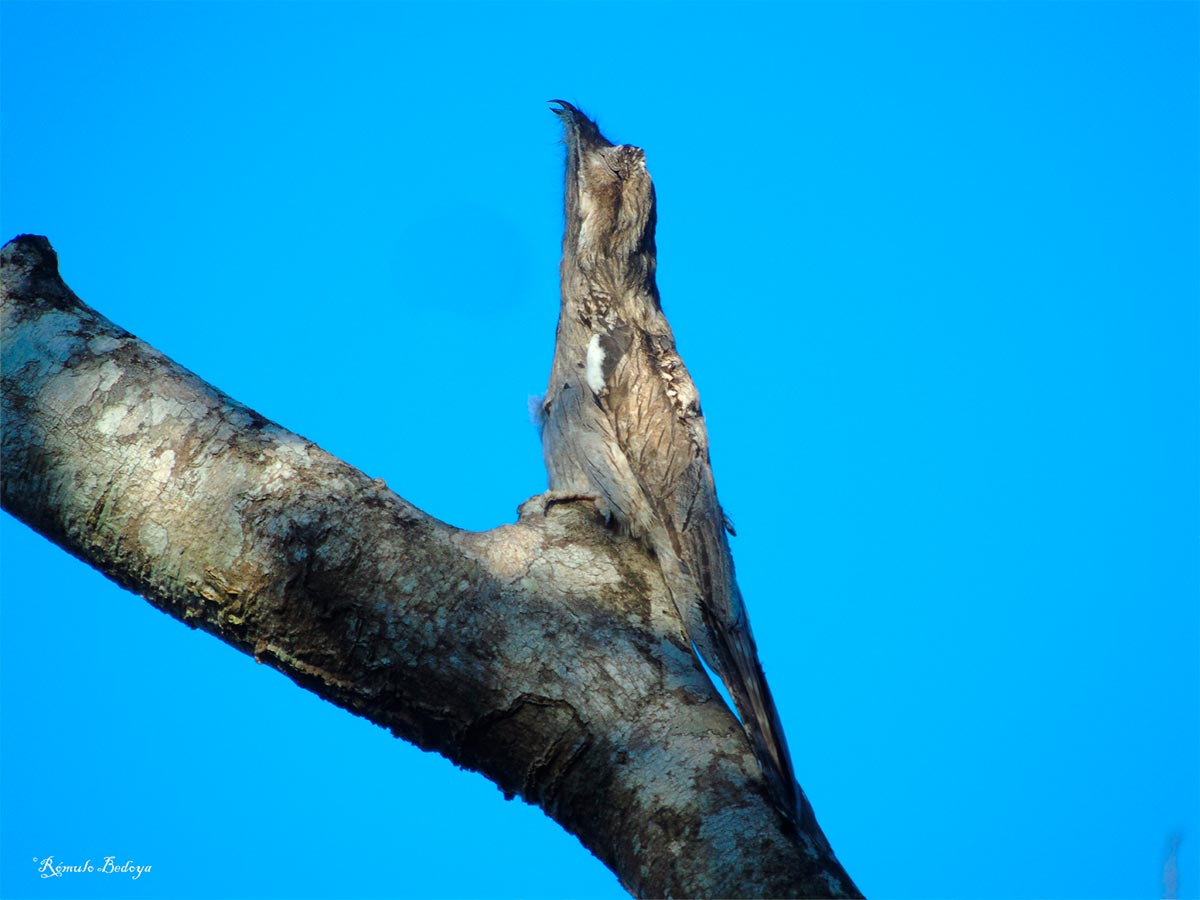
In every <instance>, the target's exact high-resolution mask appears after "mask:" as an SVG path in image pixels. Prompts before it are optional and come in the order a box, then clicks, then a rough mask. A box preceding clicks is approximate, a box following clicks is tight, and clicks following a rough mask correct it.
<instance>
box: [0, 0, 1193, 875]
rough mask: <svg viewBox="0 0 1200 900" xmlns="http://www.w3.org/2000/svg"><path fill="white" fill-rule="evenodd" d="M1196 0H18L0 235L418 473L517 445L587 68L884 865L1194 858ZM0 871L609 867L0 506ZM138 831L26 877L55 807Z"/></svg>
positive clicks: (777, 603)
mask: <svg viewBox="0 0 1200 900" xmlns="http://www.w3.org/2000/svg"><path fill="white" fill-rule="evenodd" d="M1197 18H1198V17H1197V6H1196V4H1193V3H1162V4H1158V3H1149V2H1142V3H1132V4H1122V3H1096V4H1089V3H1053V4H1052V3H1032V2H1031V3H1016V4H1008V3H999V2H997V3H900V2H896V3H882V4H866V3H861V4H860V3H847V4H834V3H813V4H794V5H786V4H771V5H754V4H711V5H683V4H663V5H639V4H633V3H619V4H611V5H582V4H579V5H568V4H559V5H549V4H544V5H515V4H509V3H492V4H487V5H482V6H475V5H466V4H441V5H417V4H399V3H395V4H389V3H373V4H362V5H359V4H350V3H345V4H336V5H335V4H313V5H300V4H285V3H270V4H268V3H262V4H244V3H219V4H203V3H161V4H134V5H124V4H110V3H87V4H71V3H38V4H27V3H16V2H9V0H5V2H3V3H2V4H0V32H2V34H0V226H2V227H0V231H2V234H0V238H2V239H3V240H8V239H9V238H11V237H13V236H14V235H16V234H18V233H22V232H33V233H39V234H44V235H47V236H48V237H49V238H50V240H51V242H52V243H53V244H54V246H55V248H56V249H57V250H58V253H59V255H60V261H61V268H62V272H63V274H64V277H65V278H66V280H67V282H68V284H70V285H71V287H72V288H73V289H74V290H75V291H76V292H77V293H78V294H80V296H82V297H83V298H84V300H85V301H87V302H88V303H89V304H91V305H92V306H94V307H95V308H96V309H98V310H100V311H101V312H102V313H104V314H105V315H107V316H108V317H110V318H111V319H113V320H114V321H115V322H117V323H118V324H120V325H122V326H123V327H125V328H127V329H129V330H130V331H132V332H134V333H135V334H137V335H139V336H140V337H142V338H143V339H145V340H147V341H149V342H150V343H151V344H153V345H154V346H155V347H157V348H159V349H160V350H162V351H164V352H165V353H167V354H168V355H170V356H171V357H173V358H174V359H175V360H177V361H178V362H180V363H181V364H183V365H185V366H187V367H188V368H190V369H192V370H194V371H195V372H197V373H198V374H200V375H201V376H202V377H204V378H205V379H206V380H208V381H209V382H211V383H212V384H214V385H216V386H218V387H220V388H221V389H222V390H225V391H226V392H228V393H229V394H231V395H233V396H234V397H236V398H238V399H239V400H241V401H243V402H245V403H247V404H249V405H251V406H253V407H254V408H256V409H257V410H259V411H260V412H261V413H263V414H264V415H266V416H267V417H268V418H271V419H273V420H275V421H277V422H279V423H281V424H282V425H284V426H286V427H288V428H291V429H292V430H294V431H297V432H299V433H301V434H303V435H305V436H306V437H308V438H310V439H312V440H315V441H316V442H317V443H319V444H320V445H321V446H323V447H325V448H326V449H327V450H329V451H331V452H333V453H335V454H337V455H339V456H341V457H342V458H344V459H346V460H347V461H349V462H350V463H352V464H354V465H356V466H358V467H360V468H361V469H363V470H364V471H366V472H368V473H369V474H370V475H372V476H375V477H382V478H386V480H387V482H388V483H389V485H391V486H392V487H393V488H395V489H396V490H397V491H398V492H399V493H400V494H401V495H402V496H404V497H406V498H407V499H409V500H411V501H413V502H414V503H416V504H418V505H420V506H421V507H423V508H424V509H426V510H428V511H429V512H431V513H433V514H435V515H437V516H438V517H440V518H442V519H444V520H446V521H448V522H451V523H453V524H455V525H459V526H462V527H466V528H472V529H486V528H490V527H493V526H495V525H498V524H501V523H503V522H509V521H512V520H513V519H514V518H515V510H516V507H517V504H518V503H520V502H521V501H522V500H523V499H525V498H526V497H527V496H529V495H531V494H534V493H537V492H539V491H540V490H542V489H543V488H544V485H545V476H544V471H543V469H542V465H541V458H540V450H539V447H538V442H537V438H536V434H535V431H534V429H533V427H532V426H531V425H530V424H529V421H528V417H527V398H528V397H529V396H530V395H536V394H539V393H540V392H541V391H542V389H543V387H544V382H545V379H546V377H547V375H548V372H549V365H550V360H551V354H552V351H553V336H554V325H555V320H556V317H557V309H558V299H557V291H558V288H557V261H558V255H559V241H560V239H561V224H562V213H561V207H560V203H561V190H562V184H561V173H562V146H561V143H560V138H561V136H560V130H559V125H558V123H557V121H556V120H555V118H554V117H553V116H552V115H551V114H550V113H549V112H547V107H546V104H545V101H546V100H547V99H549V98H551V97H563V98H566V99H568V100H571V101H572V102H575V103H577V104H579V105H580V106H582V107H583V108H584V109H585V110H586V111H588V112H589V113H591V114H592V115H594V116H596V117H597V118H598V120H599V122H600V124H601V126H602V128H604V130H605V131H606V133H607V134H608V135H609V137H611V138H612V139H613V140H615V141H618V142H630V143H635V144H638V145H639V146H642V147H644V148H645V150H646V153H647V160H648V165H649V167H650V170H651V173H652V174H653V176H654V178H655V182H656V185H657V189H658V197H659V241H658V246H659V255H660V268H659V276H660V278H659V284H660V288H661V290H662V295H663V302H664V306H665V308H666V311H667V313H668V315H669V316H670V319H671V321H672V323H673V325H674V328H675V331H676V336H677V339H678V343H679V346H680V349H681V351H682V353H683V355H684V358H685V359H686V361H687V363H688V366H689V368H690V369H691V371H692V374H693V376H694V377H695V380H696V382H697V384H698V386H699V388H700V391H701V394H702V396H703V399H704V406H705V411H706V414H707V417H708V425H709V433H710V437H711V443H712V448H713V449H712V456H713V463H714V467H715V471H716V476H717V484H718V488H719V491H720V494H721V497H722V500H723V502H724V504H725V506H726V507H727V509H728V510H729V512H730V514H731V515H732V517H733V518H734V520H735V521H736V523H737V526H738V534H739V537H738V538H737V539H736V541H735V543H734V553H735V557H736V559H737V563H738V567H739V568H738V571H739V576H740V581H741V585H742V589H743V593H744V595H745V596H746V598H747V603H748V604H749V607H750V613H751V617H752V621H753V623H754V627H755V631H756V634H757V637H758V642H759V645H760V650H761V653H762V656H763V659H764V661H765V664H766V668H767V672H768V675H769V678H770V680H771V683H772V685H773V689H774V692H775V695H776V697H777V698H778V700H779V704H780V707H781V712H782V716H783V720H784V723H785V726H786V728H787V731H788V736H789V742H790V744H791V746H792V748H793V753H794V755H795V762H796V768H797V772H798V774H799V777H800V780H801V782H802V784H803V785H804V787H805V789H806V791H807V793H808V795H809V797H810V798H811V799H812V801H813V803H814V805H815V807H816V810H817V814H818V816H819V818H820V820H821V823H822V825H823V826H824V827H825V830H826V832H827V833H828V835H829V837H830V840H831V841H832V843H833V845H834V847H835V849H836V850H837V852H838V854H839V857H840V858H841V859H842V861H843V862H844V863H845V865H846V867H847V869H848V870H849V871H850V872H851V874H852V875H853V876H854V877H855V879H856V880H857V881H858V883H859V885H860V886H861V887H862V888H863V890H864V891H866V892H867V893H868V895H870V896H873V897H900V898H918V897H937V898H943V897H944V898H950V897H962V898H1034V897H1070V898H1096V897H1114V898H1115V897H1121V898H1128V897H1158V896H1162V895H1163V886H1162V869H1163V863H1164V857H1165V853H1166V848H1167V845H1168V842H1169V840H1170V838H1171V836H1172V835H1173V834H1180V835H1182V842H1181V844H1180V848H1179V860H1178V866H1179V890H1180V896H1184V897H1196V896H1198V893H1200V881H1198V877H1200V865H1198V853H1200V814H1198V812H1197V811H1198V810H1200V774H1198V768H1200V712H1198V710H1200V688H1198V685H1200V652H1198V645H1200V602H1198V598H1200V590H1198V585H1197V572H1198V569H1200V566H1198V558H1197V547H1198V538H1200V528H1198V521H1200V515H1198V509H1197V503H1198V497H1200V484H1198V479H1197V463H1198V461H1200V447H1198V443H1197V431H1198V429H1197V418H1198V412H1197V410H1198V408H1200V402H1198V385H1200V373H1198V366H1197V355H1198V354H1197V342H1198V335H1200V326H1198V319H1197V296H1198V283H1197V271H1198V265H1197V247H1198V246H1200V234H1198V228H1197V221H1198V211H1197V207H1198V197H1200V183H1198V175H1197V170H1198V165H1197V160H1198V158H1200V144H1198V139H1197V131H1198V125H1197V123H1198V122H1200V115H1198V113H1200V109H1198V104H1197V93H1198V92H1197V85H1198V83H1200V78H1198V63H1197V40H1196V36H1197V31H1198V29H1197V24H1198V21H1197ZM0 542H2V543H0V550H2V566H0V589H2V592H3V600H2V602H0V651H2V653H0V703H2V707H3V717H2V720H0V803H2V813H3V815H2V821H0V895H3V896H4V897H6V898H27V897H29V898H43V897H46V898H62V897H76V898H90V897H127V896H136V897H146V898H150V897H154V898H201V897H212V898H250V897H280V898H282V897H303V898H325V897H338V896H356V897H363V898H383V897H397V898H400V897H403V898H415V897H430V898H456V897H489V898H490V897H497V898H509V897H512V898H515V897H529V898H543V897H546V898H548V897H588V898H591V897H617V896H622V892H621V890H620V888H619V886H618V884H617V883H616V881H615V879H614V878H613V877H612V876H611V875H610V874H609V873H608V872H607V871H606V870H605V869H603V867H601V866H600V865H599V863H597V862H596V861H595V860H594V859H593V858H592V857H591V856H590V855H589V854H588V853H587V852H586V851H585V850H583V849H582V848H581V847H580V845H579V844H578V842H577V841H576V840H575V839H574V838H573V837H571V836H570V835H567V834H566V833H564V832H563V831H561V829H559V828H558V827H557V826H556V825H555V824H554V823H552V822H550V821H549V820H548V819H546V818H545V817H544V816H543V815H542V814H541V813H540V811H538V810H537V809H535V808H532V807H529V806H526V805H524V804H523V803H521V802H520V801H513V802H506V801H505V800H504V799H503V797H502V795H501V794H500V792H499V791H498V790H497V789H496V788H495V787H493V786H492V785H491V784H490V783H488V782H486V781H485V780H483V779H482V778H480V777H479V776H477V775H474V774H470V773H465V772H461V771H458V770H457V769H455V768H454V766H452V765H451V764H450V763H448V762H446V761H445V760H443V759H441V758H440V757H436V756H433V755H430V754H425V753H421V752H420V751H418V750H416V749H414V748H412V747H410V746H408V745H405V744H403V743H401V742H399V741H397V740H395V739H393V738H392V737H390V736H389V735H388V734H387V733H385V732H384V731H383V730H381V729H379V728H377V727H375V726H373V725H371V724H369V723H367V722H365V721H363V720H361V719H355V718H353V717H351V716H350V715H349V714H346V713H343V712H342V711H340V710H338V709H336V708H334V707H333V706H331V705H329V704H327V703H325V702H323V701H321V700H318V699H316V698H315V697H313V696H311V695H308V694H305V693H304V692H302V691H300V690H299V689H297V688H295V687H294V686H293V685H292V684H291V683H290V682H288V681H287V680H286V679H285V678H283V677H282V676H280V675H279V674H278V673H276V672H274V671H273V670H270V669H268V668H267V667H264V666H257V665H255V664H254V662H253V660H251V659H249V658H246V657H244V656H242V655H240V654H238V653H237V652H235V651H233V650H231V649H230V648H227V647H225V646H224V645H221V644H219V643H218V642H216V641H215V640H213V639H212V638H210V637H208V636H205V635H203V634H201V633H198V632H193V631H190V630H188V629H187V628H185V627H184V626H182V625H180V624H178V623H177V622H175V621H174V620H172V619H170V618H168V617H166V616H164V615H162V614H160V613H159V612H157V611H155V610H153V609H152V608H150V607H149V606H148V605H147V604H146V603H144V602H143V601H141V600H139V599H138V598H136V597H134V596H132V595H130V594H126V593H124V592H122V591H120V590H118V589H116V588H115V587H114V586H112V585H111V584H109V583H108V582H107V581H105V580H104V579H103V578H102V577H100V576H99V575H97V574H96V573H95V572H93V571H92V570H90V569H88V568H87V567H86V566H84V565H82V564H80V563H79V562H77V561H76V560H74V559H73V558H70V557H68V556H67V555H66V554H64V553H63V552H61V551H59V550H57V549H56V548H54V547H52V546H51V545H50V544H48V543H47V542H46V541H44V540H42V539H41V538H39V537H37V536H36V535H34V534H32V533H31V532H29V531H28V529H26V528H25V527H24V526H22V525H20V524H19V523H16V522H15V521H14V520H12V519H11V518H9V517H7V516H4V517H2V518H0ZM110 854H115V855H116V856H117V857H119V858H129V859H133V860H134V861H135V862H137V863H139V864H149V865H152V866H153V868H152V870H151V872H150V873H149V874H147V875H145V876H143V879H142V880H139V881H138V882H126V881H124V880H122V879H120V878H117V877H113V876H99V875H92V876H82V875H81V876H75V877H73V878H63V879H58V880H53V881H42V880H39V879H38V878H36V876H35V873H34V867H33V865H32V862H31V860H32V858H33V857H35V856H37V857H45V856H47V855H53V856H55V858H56V859H57V860H59V861H62V862H67V863H72V862H82V861H83V860H85V859H88V858H90V859H91V860H92V861H93V863H97V862H99V861H100V860H101V859H102V858H103V857H104V856H106V855H110Z"/></svg>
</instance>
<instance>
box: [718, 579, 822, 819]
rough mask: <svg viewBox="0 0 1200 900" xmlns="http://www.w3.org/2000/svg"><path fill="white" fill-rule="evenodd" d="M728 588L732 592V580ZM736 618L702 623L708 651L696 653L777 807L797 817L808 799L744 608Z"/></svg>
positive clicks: (739, 606)
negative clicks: (729, 700)
mask: <svg viewBox="0 0 1200 900" xmlns="http://www.w3.org/2000/svg"><path fill="white" fill-rule="evenodd" d="M732 590H733V591H734V592H735V593H736V592H737V590H738V589H737V584H736V583H734V584H733V586H732ZM731 600H732V602H731V603H730V607H731V608H732V609H735V610H739V611H740V610H743V609H744V607H742V604H741V597H740V595H739V596H737V597H735V598H731ZM741 619H742V620H741V622H739V623H737V625H736V626H735V627H729V626H728V625H726V627H721V626H720V625H719V624H717V623H706V624H708V625H709V627H708V628H706V629H705V633H707V634H709V635H711V636H712V639H713V640H712V644H713V646H712V648H711V651H710V652H709V653H705V649H706V648H700V649H701V655H703V656H705V657H706V659H705V662H707V663H709V665H710V666H711V667H712V668H713V669H714V670H715V671H716V673H717V674H718V675H719V676H720V677H721V680H722V681H723V682H725V687H726V689H727V690H728V691H729V694H730V696H732V697H733V702H734V705H735V706H736V707H737V712H738V716H739V717H740V718H741V720H742V727H743V728H745V729H746V734H747V736H748V737H749V738H750V744H751V746H752V747H753V748H754V755H755V756H756V757H758V762H759V765H760V766H761V767H762V771H763V777H764V778H765V779H766V782H767V785H768V787H769V788H770V791H771V795H772V799H773V800H774V802H775V804H776V806H778V807H779V808H780V811H781V812H783V813H784V814H785V815H786V816H787V817H788V818H789V819H791V820H793V821H799V819H800V813H801V810H802V808H803V807H804V806H805V805H807V804H805V803H804V802H803V793H802V791H801V790H800V786H799V784H797V782H796V775H795V772H794V771H793V769H792V757H791V754H789V753H788V746H787V739H786V738H785V737H784V733H783V723H782V722H781V721H780V719H779V710H778V709H777V708H776V706H775V700H774V698H773V697H772V696H771V689H770V687H768V686H767V679H766V676H765V675H764V674H763V670H762V665H761V663H760V662H759V660H758V648H757V647H756V646H755V644H754V635H753V634H752V633H751V631H750V624H749V622H748V621H746V619H745V616H744V613H743V616H742V617H741Z"/></svg>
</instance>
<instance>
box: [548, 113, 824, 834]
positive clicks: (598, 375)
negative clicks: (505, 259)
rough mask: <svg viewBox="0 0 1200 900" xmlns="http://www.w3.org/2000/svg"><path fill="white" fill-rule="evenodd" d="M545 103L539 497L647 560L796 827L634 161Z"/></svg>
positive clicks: (795, 797) (583, 121)
mask: <svg viewBox="0 0 1200 900" xmlns="http://www.w3.org/2000/svg"><path fill="white" fill-rule="evenodd" d="M552 102H553V103H557V104H558V105H559V106H560V107H561V108H560V109H557V110H555V113H556V114H557V115H558V116H559V117H560V118H561V119H562V121H563V124H564V126H565V129H566V144H567V171H566V198H565V202H566V230H565V234H564V237H563V257H562V264H561V269H560V275H561V281H562V307H561V312H560V316H559V322H558V334H557V339H556V344H555V351H554V364H553V368H552V370H551V376H550V386H549V390H548V391H547V393H546V397H545V400H544V403H543V412H544V413H545V419H544V423H543V426H544V427H543V432H542V434H543V444H542V446H543V451H544V454H545V458H546V468H547V471H548V473H549V481H550V489H551V491H554V492H559V493H565V494H575V495H594V496H596V497H597V498H598V501H597V502H598V504H599V505H600V506H601V507H602V509H603V510H604V512H605V513H606V515H608V516H609V517H610V520H611V521H612V523H613V524H614V525H615V526H616V527H618V528H620V529H622V530H625V531H627V532H628V533H630V534H631V535H632V536H633V537H635V538H636V539H638V540H639V541H642V542H643V543H645V544H646V545H647V546H648V547H649V548H650V549H652V550H653V551H654V553H655V555H656V557H657V559H658V560H659V563H660V565H661V566H662V571H663V576H664V579H665V581H666V583H667V587H668V589H669V590H670V592H671V596H672V600H673V601H674V603H675V606H676V608H677V609H678V611H679V615H680V616H681V618H682V619H683V622H684V626H685V628H686V630H687V636H688V637H689V639H690V640H691V641H692V643H693V644H694V645H695V646H696V649H697V650H698V651H699V653H700V655H701V657H703V659H704V660H705V662H707V663H708V664H709V666H710V667H711V668H712V669H713V670H715V671H716V672H717V674H718V675H719V676H720V677H721V679H722V680H723V681H724V682H725V685H726V687H727V688H728V690H729V693H730V695H731V696H732V697H733V700H734V703H735V704H736V705H737V709H738V713H739V715H740V716H741V719H742V723H743V725H744V726H745V729H746V732H747V734H748V735H749V737H750V740H751V743H752V745H753V747H754V750H755V753H756V755H757V756H758V759H759V762H760V764H761V766H762V769H763V774H764V776H765V777H766V781H767V783H768V785H769V787H770V790H771V793H772V796H773V798H774V799H775V801H776V803H777V804H778V805H779V807H780V808H781V810H783V811H784V813H785V814H786V815H788V816H789V818H793V819H795V818H796V817H798V816H799V815H800V810H801V809H803V808H806V807H807V804H806V803H805V801H804V800H803V794H802V793H801V792H800V791H799V787H798V786H797V785H796V781H795V778H794V776H793V773H792V764H791V760H790V758H789V756H788V751H787V745H786V743H785V741H784V737H783V729H782V727H781V726H780V722H779V715H778V713H777V711H776V709H775V704H774V702H773V700H772V699H771V694H770V691H769V690H768V689H767V683H766V680H765V679H764V677H763V672H762V668H761V666H760V665H759V662H758V653H757V650H756V649H755V645H754V638H753V637H752V635H751V633H750V624H749V621H748V620H747V618H746V610H745V606H744V605H743V603H742V597H741V594H740V592H739V591H738V587H737V581H736V580H735V578H734V570H733V558H732V556H731V554H730V550H729V543H728V540H727V538H726V534H725V531H726V519H725V517H724V514H723V513H722V511H721V507H720V504H719V503H718V502H717V494H716V489H715V487H714V485H713V476H712V469H711V467H710V465H709V457H708V434H707V432H706V430H705V427H704V416H703V415H702V414H701V412H700V400H699V396H698V394H697V392H696V388H695V386H694V385H693V384H692V379H691V377H690V376H689V375H688V371H687V368H686V367H685V366H684V364H683V360H682V359H680V358H679V354H678V353H677V352H676V350H675V339H674V336H673V335H672V333H671V328H670V326H669V325H668V324H667V320H666V318H665V317H664V316H663V313H662V309H661V307H660V305H659V297H658V288H657V286H656V285H655V280H654V268H655V248H654V228H655V199H654V186H653V184H652V183H651V180H650V175H649V173H648V172H647V171H646V166H645V155H644V154H643V152H642V151H641V150H640V149H639V148H637V147H631V146H624V145H622V146H614V145H613V144H612V143H610V142H609V141H608V140H607V139H605V138H604V136H603V135H602V134H601V133H600V131H599V129H598V128H597V127H596V125H595V123H594V122H592V121H591V120H590V119H588V118H587V117H586V116H584V115H583V114H582V113H580V112H579V111H578V110H577V109H576V108H575V107H574V106H572V105H571V104H569V103H566V102H564V101H561V100H555V101H552Z"/></svg>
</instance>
